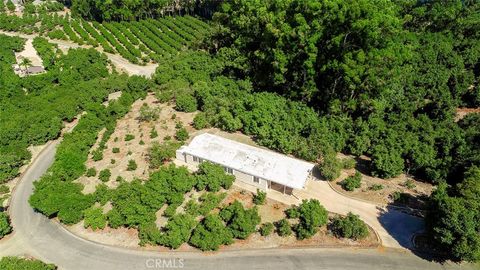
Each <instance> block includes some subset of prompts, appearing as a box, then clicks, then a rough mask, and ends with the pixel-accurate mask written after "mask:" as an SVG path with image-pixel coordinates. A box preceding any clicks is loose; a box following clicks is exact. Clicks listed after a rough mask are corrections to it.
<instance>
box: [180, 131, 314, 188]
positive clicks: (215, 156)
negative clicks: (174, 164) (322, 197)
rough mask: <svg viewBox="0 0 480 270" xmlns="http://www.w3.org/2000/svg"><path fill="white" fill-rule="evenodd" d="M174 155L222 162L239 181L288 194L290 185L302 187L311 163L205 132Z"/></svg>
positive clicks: (189, 161) (185, 159)
mask: <svg viewBox="0 0 480 270" xmlns="http://www.w3.org/2000/svg"><path fill="white" fill-rule="evenodd" d="M176 157H177V159H178V160H181V161H183V162H185V163H187V164H192V165H198V164H199V163H201V162H203V161H210V162H212V163H216V164H219V165H221V166H223V167H224V168H225V171H226V172H227V173H230V174H233V175H235V177H236V180H238V181H242V182H244V183H247V184H250V185H253V186H256V187H258V188H260V189H262V190H267V189H268V188H270V189H274V190H277V191H281V192H283V193H287V194H291V193H292V191H293V189H302V188H303V187H304V186H305V182H306V181H307V179H308V177H309V175H310V174H311V172H312V170H313V167H314V164H312V163H309V162H305V161H301V160H298V159H295V158H291V157H288V156H285V155H282V154H279V153H276V152H273V151H269V150H265V149H261V148H258V147H253V146H250V145H246V144H243V143H239V142H236V141H232V140H228V139H225V138H222V137H219V136H216V135H212V134H208V133H205V134H201V135H198V136H196V137H195V138H193V140H192V142H191V143H190V144H189V145H188V146H182V147H181V148H180V149H178V150H177V153H176Z"/></svg>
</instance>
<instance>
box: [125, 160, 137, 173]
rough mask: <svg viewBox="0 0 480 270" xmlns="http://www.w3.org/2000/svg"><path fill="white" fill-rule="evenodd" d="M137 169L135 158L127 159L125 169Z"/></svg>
mask: <svg viewBox="0 0 480 270" xmlns="http://www.w3.org/2000/svg"><path fill="white" fill-rule="evenodd" d="M136 169H137V163H136V162H135V160H133V159H131V160H129V161H128V165H127V171H135V170H136Z"/></svg>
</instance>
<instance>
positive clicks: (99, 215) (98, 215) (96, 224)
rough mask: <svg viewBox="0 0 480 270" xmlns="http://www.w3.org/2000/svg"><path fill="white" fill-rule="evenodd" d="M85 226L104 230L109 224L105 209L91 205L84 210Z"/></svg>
mask: <svg viewBox="0 0 480 270" xmlns="http://www.w3.org/2000/svg"><path fill="white" fill-rule="evenodd" d="M84 217H85V220H84V225H83V226H84V227H85V228H88V227H90V228H92V230H97V229H101V230H103V229H104V228H105V226H106V225H107V219H106V217H105V215H104V214H103V209H102V208H99V207H91V208H89V209H86V210H85V211H84Z"/></svg>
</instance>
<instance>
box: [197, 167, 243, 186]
mask: <svg viewBox="0 0 480 270" xmlns="http://www.w3.org/2000/svg"><path fill="white" fill-rule="evenodd" d="M196 177H197V184H196V185H195V187H196V188H197V190H203V189H206V190H208V191H212V192H217V191H219V190H220V188H222V187H223V188H224V189H229V188H230V187H231V186H232V184H233V181H234V180H235V176H233V175H229V174H226V173H225V170H224V169H223V167H222V166H220V165H217V164H213V163H211V162H208V161H206V162H202V163H201V164H200V165H199V166H198V171H197V173H196Z"/></svg>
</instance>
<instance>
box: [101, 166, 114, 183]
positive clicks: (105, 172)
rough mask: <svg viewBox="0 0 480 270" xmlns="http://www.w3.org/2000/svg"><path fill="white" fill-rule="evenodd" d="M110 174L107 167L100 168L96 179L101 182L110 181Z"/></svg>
mask: <svg viewBox="0 0 480 270" xmlns="http://www.w3.org/2000/svg"><path fill="white" fill-rule="evenodd" d="M111 176H112V173H111V172H110V170H109V169H104V170H101V171H100V173H99V174H98V179H100V181H102V182H108V181H110V177H111Z"/></svg>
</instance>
